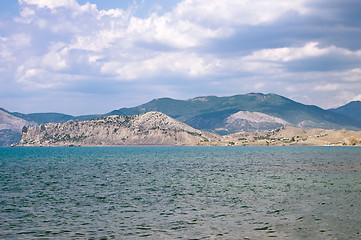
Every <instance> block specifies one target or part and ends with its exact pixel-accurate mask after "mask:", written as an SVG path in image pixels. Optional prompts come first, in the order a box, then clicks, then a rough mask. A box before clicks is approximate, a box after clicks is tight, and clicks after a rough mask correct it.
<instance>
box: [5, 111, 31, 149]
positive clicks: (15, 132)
mask: <svg viewBox="0 0 361 240" xmlns="http://www.w3.org/2000/svg"><path fill="white" fill-rule="evenodd" d="M36 125H37V124H36V123H35V122H32V121H26V120H24V119H22V118H19V117H16V116H13V115H11V114H9V113H8V112H7V111H6V110H5V109H2V108H0V146H10V145H12V144H14V143H17V142H19V141H20V139H21V134H20V132H21V129H22V127H23V126H36Z"/></svg>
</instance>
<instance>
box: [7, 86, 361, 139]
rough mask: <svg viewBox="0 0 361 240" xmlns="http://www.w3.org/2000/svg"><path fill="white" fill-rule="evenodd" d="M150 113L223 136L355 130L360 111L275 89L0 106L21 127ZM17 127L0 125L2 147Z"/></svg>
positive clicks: (354, 105) (354, 106)
mask: <svg viewBox="0 0 361 240" xmlns="http://www.w3.org/2000/svg"><path fill="white" fill-rule="evenodd" d="M350 106H352V107H350ZM150 111H159V112H162V113H164V114H166V115H168V116H170V117H172V118H174V119H176V120H178V121H181V122H184V123H186V124H188V125H190V126H191V127H193V128H195V129H200V130H203V131H208V132H214V133H218V134H222V135H227V134H231V133H236V132H239V131H241V132H250V131H263V130H272V129H276V128H279V127H281V126H293V127H301V128H323V129H343V128H345V129H348V130H356V131H357V130H360V129H361V122H360V121H359V119H353V118H357V117H356V116H357V115H355V112H360V111H361V102H355V103H354V102H350V103H349V104H346V105H344V106H341V107H339V108H337V109H330V110H325V109H322V108H320V107H318V106H315V105H305V104H302V103H299V102H296V101H294V100H291V99H289V98H286V97H284V96H281V95H277V94H274V93H268V94H263V93H247V94H238V95H233V96H222V97H218V96H214V95H210V96H199V97H195V98H191V99H187V100H179V99H172V98H169V97H166V98H157V99H153V100H151V101H149V102H146V103H144V104H141V105H138V106H136V107H129V108H120V109H118V110H113V111H111V112H109V113H105V114H94V115H81V116H72V115H68V114H63V113H30V114H23V113H19V112H10V111H7V110H5V109H2V108H0V112H2V113H5V114H8V115H11V116H14V117H16V118H17V119H23V120H24V121H27V122H25V123H24V125H31V124H29V122H31V123H32V124H34V123H35V124H37V125H40V124H47V123H64V122H67V121H86V120H91V119H95V118H99V117H105V116H110V115H135V114H142V113H146V112H150ZM360 114H361V113H360ZM260 116H262V117H260ZM352 117H353V118H352ZM9 122H11V121H9ZM10 124H11V123H10ZM20 128H21V127H18V129H17V130H16V131H14V130H11V127H8V128H7V129H9V130H10V131H11V132H9V131H8V130H6V129H2V130H1V129H0V131H2V132H0V145H4V142H6V144H5V145H9V144H11V143H14V142H15V139H19V137H20ZM5 130H6V131H5ZM14 134H15V135H16V136H15V135H14ZM7 139H8V140H7ZM1 140H3V143H2V142H1Z"/></svg>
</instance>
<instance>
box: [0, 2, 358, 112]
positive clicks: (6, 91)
mask: <svg viewBox="0 0 361 240" xmlns="http://www.w3.org/2000/svg"><path fill="white" fill-rule="evenodd" d="M360 9H361V1H360V0H342V1H340V0H293V1H289V0H222V1H219V0H214V1H213V0H183V1H182V0H122V1H113V0H56V1H55V0H18V1H16V0H6V1H1V2H0V107H3V108H5V109H7V110H9V111H18V112H24V113H30V112H63V113H68V114H73V115H80V114H90V113H106V112H109V111H111V110H113V109H118V108H121V107H131V106H136V105H139V104H142V103H145V102H147V101H149V100H151V99H153V98H158V97H172V98H176V99H189V98H193V97H197V96H205V95H217V96H229V95H234V94H243V93H248V92H262V93H277V94H280V95H283V96H286V97H289V98H291V99H293V100H295V101H299V102H302V103H305V104H314V105H318V106H320V107H323V108H330V107H336V106H339V105H342V104H345V103H347V102H349V101H352V100H361V14H360Z"/></svg>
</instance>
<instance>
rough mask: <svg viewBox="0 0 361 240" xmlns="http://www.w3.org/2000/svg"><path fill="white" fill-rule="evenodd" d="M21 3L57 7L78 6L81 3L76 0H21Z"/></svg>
mask: <svg viewBox="0 0 361 240" xmlns="http://www.w3.org/2000/svg"><path fill="white" fill-rule="evenodd" d="M19 3H20V4H27V5H35V6H37V7H38V8H49V9H55V8H59V7H66V8H76V7H79V4H78V3H77V2H76V1H75V0H56V1H54V0H19Z"/></svg>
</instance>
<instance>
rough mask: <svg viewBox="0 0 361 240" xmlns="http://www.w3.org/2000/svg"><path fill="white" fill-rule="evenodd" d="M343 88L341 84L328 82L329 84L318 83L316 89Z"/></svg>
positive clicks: (332, 89)
mask: <svg viewBox="0 0 361 240" xmlns="http://www.w3.org/2000/svg"><path fill="white" fill-rule="evenodd" d="M341 88H342V85H341V84H337V83H327V84H322V85H317V86H316V87H315V90H316V91H336V90H340V89H341Z"/></svg>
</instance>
